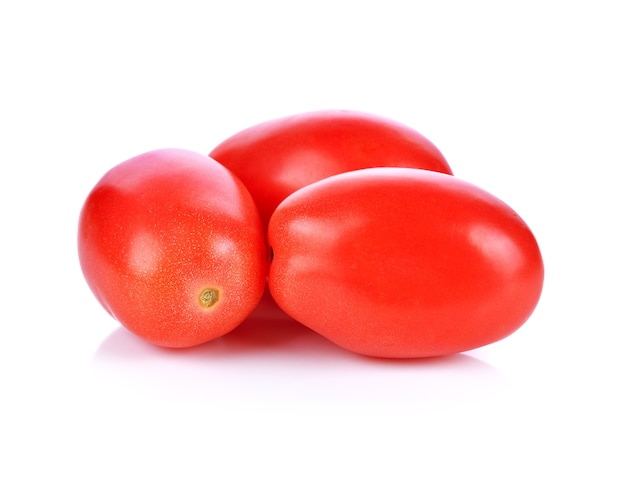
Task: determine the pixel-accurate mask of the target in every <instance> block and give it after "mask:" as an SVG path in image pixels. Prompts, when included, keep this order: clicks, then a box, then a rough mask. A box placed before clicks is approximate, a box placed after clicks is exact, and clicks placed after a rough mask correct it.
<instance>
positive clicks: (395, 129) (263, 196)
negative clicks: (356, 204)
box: [210, 110, 452, 226]
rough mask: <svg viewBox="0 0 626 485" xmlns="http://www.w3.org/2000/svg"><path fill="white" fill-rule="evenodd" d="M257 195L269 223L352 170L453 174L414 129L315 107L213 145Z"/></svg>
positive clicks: (219, 158)
mask: <svg viewBox="0 0 626 485" xmlns="http://www.w3.org/2000/svg"><path fill="white" fill-rule="evenodd" d="M210 156H211V157H213V158H214V159H216V160H217V161H219V162H220V163H222V164H223V165H225V166H226V167H228V168H229V169H230V170H232V171H233V172H234V173H235V174H236V175H237V176H238V177H239V178H240V179H241V180H242V181H243V182H244V184H245V185H246V187H247V188H248V190H250V193H251V194H252V196H253V198H254V199H255V201H256V203H257V206H258V207H259V211H260V213H261V219H262V221H263V223H264V225H265V226H267V223H268V221H269V219H270V216H271V215H272V212H274V209H275V208H276V207H277V206H278V204H279V203H280V202H281V201H282V200H283V199H284V198H285V197H287V196H288V195H289V194H291V193H293V192H294V191H296V190H297V189H299V188H301V187H304V186H306V185H308V184H310V183H312V182H316V181H317V180H321V179H324V178H326V177H329V176H330V175H336V174H339V173H342V172H347V171H350V170H356V169H362V168H369V167H378V166H390V167H393V166H397V167H414V168H422V169H428V170H434V171H438V172H444V173H448V174H451V173H452V171H451V169H450V166H449V165H448V162H447V161H446V160H445V158H444V157H443V155H442V154H441V152H440V151H439V150H438V149H437V148H436V147H435V146H434V145H433V144H432V143H431V142H430V141H429V140H427V139H426V138H425V137H424V136H422V135H421V134H420V133H418V132H416V131H415V130H413V129H412V128H409V127H408V126H405V125H403V124H400V123H398V122H396V121H392V120H389V119H386V118H383V117H380V116H375V115H372V114H367V113H360V112H354V111H340V110H328V111H315V112H310V113H303V114H299V115H294V116H288V117H285V118H280V119H276V120H270V121H266V122H264V123H261V124H259V125H256V126H252V127H250V128H247V129H245V130H243V131H241V132H239V133H237V134H235V135H233V136H231V137H230V138H228V139H227V140H225V141H223V142H222V143H220V144H219V145H218V146H217V147H215V148H214V149H213V150H212V151H211V153H210Z"/></svg>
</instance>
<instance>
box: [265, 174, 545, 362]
mask: <svg viewBox="0 0 626 485" xmlns="http://www.w3.org/2000/svg"><path fill="white" fill-rule="evenodd" d="M268 237H269V243H270V246H271V248H272V251H273V260H272V262H271V265H270V271H269V287H270V291H271V293H272V295H273V297H274V299H275V301H276V303H277V304H278V305H279V306H280V307H281V308H282V309H283V310H284V311H285V312H286V313H287V314H288V315H290V316H292V317H293V318H294V319H296V320H298V321H300V322H301V323H303V324H304V325H306V326H308V327H310V328H311V329H313V330H315V331H317V332H318V333H320V334H321V335H323V336H325V337H327V338H328V339H330V340H331V341H333V342H335V343H336V344H338V345H340V346H342V347H344V348H346V349H349V350H351V351H354V352H357V353H361V354H365V355H370V356H377V357H397V358H412V357H430V356H439V355H446V354H451V353H457V352H462V351H465V350H470V349H473V348H476V347H480V346H483V345H486V344H489V343H492V342H495V341H497V340H500V339H502V338H504V337H506V336H508V335H510V334H511V333H513V332H514V331H515V330H517V329H518V328H519V327H520V326H521V325H522V324H523V323H524V322H525V321H526V320H527V319H528V318H529V316H530V315H531V313H532V312H533V310H534V308H535V306H536V305H537V302H538V300H539V297H540V294H541V290H542V286H543V277H544V268H543V261H542V257H541V253H540V251H539V247H538V245H537V242H536V239H535V237H534V235H533V234H532V232H531V231H530V229H529V227H528V226H527V225H526V223H525V222H524V221H523V220H522V219H521V218H520V217H519V215H518V214H516V213H515V212H514V211H513V209H511V208H510V207H509V206H508V205H506V204H505V203H504V202H503V201H501V200H500V199H498V198H496V197H494V196H493V195H491V194H489V193H487V192H486V191H484V190H482V189H480V188H479V187H477V186H475V185H472V184H469V183H467V182H465V181H462V180H460V179H458V178H456V177H452V176H450V175H446V174H442V173H436V172H432V171H427V170H418V169H411V168H389V167H387V168H370V169H364V170H358V171H353V172H349V173H344V174H340V175H336V176H333V177H329V178H327V179H325V180H322V181H319V182H316V183H314V184H311V185H309V186H307V187H304V188H302V189H300V190H298V191H297V192H295V193H294V194H292V195H291V196H289V197H288V198H286V199H285V200H284V201H283V202H282V203H281V204H280V205H279V206H278V208H277V209H276V211H275V212H274V215H273V216H272V218H271V220H270V223H269V236H268Z"/></svg>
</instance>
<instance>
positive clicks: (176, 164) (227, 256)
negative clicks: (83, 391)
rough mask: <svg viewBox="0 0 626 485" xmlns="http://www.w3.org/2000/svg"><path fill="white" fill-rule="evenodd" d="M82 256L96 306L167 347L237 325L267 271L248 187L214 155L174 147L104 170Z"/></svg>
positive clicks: (84, 218) (91, 199) (88, 213)
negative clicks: (212, 156)
mask: <svg viewBox="0 0 626 485" xmlns="http://www.w3.org/2000/svg"><path fill="white" fill-rule="evenodd" d="M78 255H79V260H80V264H81V267H82V270H83V274H84V276H85V279H86V280H87V283H88V284H89V286H90V288H91V290H92V291H93V293H94V295H95V296H96V298H97V299H98V301H99V302H100V303H101V304H102V306H103V307H104V308H105V309H106V310H107V311H108V312H109V313H110V314H111V315H112V316H113V317H114V318H115V319H117V320H118V321H119V322H121V323H122V324H123V325H124V326H125V327H127V328H128V329H129V330H130V331H132V332H133V333H135V334H136V335H138V336H140V337H141V338H143V339H145V340H147V341H149V342H151V343H153V344H157V345H161V346H165V347H190V346H193V345H197V344H200V343H203V342H207V341H209V340H212V339H215V338H217V337H220V336H221V335H224V334H226V333H227V332H229V331H230V330H232V329H233V328H235V327H236V326H237V325H239V324H240V323H241V322H242V321H243V320H244V319H245V318H246V317H247V316H248V315H249V314H250V313H251V312H252V310H253V309H254V307H255V306H256V305H257V303H258V302H259V301H260V299H261V296H262V294H263V291H264V288H265V282H266V276H267V248H266V244H265V234H264V231H263V227H262V225H261V221H260V217H259V214H258V210H257V209H256V206H255V204H254V201H253V199H252V197H251V196H250V193H249V192H248V191H247V189H246V188H245V186H244V185H243V184H242V183H241V181H240V180H238V179H237V178H236V177H235V176H234V175H233V174H232V173H231V172H230V171H228V170H227V169H226V168H224V167H223V166H222V165H220V164H219V163H218V162H216V161H215V160H212V159H211V158H209V157H208V156H206V155H201V154H198V153H194V152H190V151H186V150H178V149H164V150H156V151H153V152H148V153H145V154H143V155H139V156H137V157H134V158H131V159H130V160H127V161H126V162H123V163H121V164H119V165H117V166H116V167H114V168H113V169H111V170H110V171H109V172H108V173H106V174H105V175H104V176H103V177H102V179H101V180H100V181H99V182H98V183H97V184H96V186H95V187H94V188H93V190H92V191H91V193H90V194H89V196H88V197H87V199H86V201H85V203H84V206H83V208H82V211H81V214H80V218H79V229H78Z"/></svg>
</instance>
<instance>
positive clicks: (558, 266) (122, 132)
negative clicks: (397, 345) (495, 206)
mask: <svg viewBox="0 0 626 485" xmlns="http://www.w3.org/2000/svg"><path fill="white" fill-rule="evenodd" d="M620 4H621V2H619V1H614V2H610V1H603V0H594V1H593V2H591V1H587V2H583V1H570V2H566V1H562V2H559V1H551V0H547V1H546V0H544V1H526V2H496V1H493V2H489V1H483V0H479V1H474V2H452V1H438V2H434V1H433V2H419V1H418V2H409V1H395V0H386V1H379V2H373V1H368V0H360V1H344V0H332V1H329V0H316V1H315V2H297V1H291V2H287V1H276V0H265V1H251V0H228V1H223V2H222V1H206V2H199V1H198V2H193V1H186V0H177V1H175V2H173V1H172V2H166V1H158V0H155V1H151V2H147V1H145V2H138V1H132V0H125V1H108V2H97V3H96V2H87V1H83V2H78V1H69V0H58V1H54V2H44V1H27V0H25V1H20V2H18V1H13V0H8V1H5V2H3V3H2V6H1V7H0V160H1V163H2V168H1V169H0V174H1V175H0V203H1V204H0V216H1V222H0V224H1V226H0V227H1V228H2V229H1V230H2V233H1V235H2V251H1V256H0V257H1V258H2V260H1V266H0V274H1V281H2V287H1V298H0V302H1V304H2V308H3V312H2V317H0V318H1V333H0V336H1V351H0V373H1V374H0V375H1V381H0V385H1V390H2V396H3V397H2V398H1V400H0V445H1V447H2V450H0V483H7V484H9V483H10V484H22V483H53V482H55V483H56V482H59V483H61V481H62V482H63V483H107V484H109V483H133V484H135V483H220V484H223V483H289V484H294V483H316V484H319V483H338V484H344V483H363V482H367V481H370V482H371V483H394V484H396V483H428V484H433V483H466V482H467V483H480V484H483V483H493V484H503V483H507V484H508V483H524V484H526V483H550V484H552V483H572V482H573V481H574V480H576V483H599V484H623V483H626V470H625V467H626V464H625V463H624V456H625V455H626V453H625V451H626V444H625V440H624V436H625V433H626V422H625V418H624V409H625V407H626V398H625V397H624V387H625V386H624V382H625V380H624V371H625V370H626V352H625V351H624V343H623V342H624V333H623V327H624V324H625V323H626V312H625V311H624V290H625V288H626V285H625V283H624V274H625V270H626V265H625V261H624V245H625V243H626V240H625V237H624V231H623V226H624V220H625V218H624V209H625V208H626V198H625V196H624V184H623V181H622V180H623V176H624V175H623V174H624V170H623V168H624V162H626V148H625V147H626V143H625V142H626V139H625V133H626V131H625V129H626V115H625V113H626V96H625V94H624V92H625V86H626V72H625V71H626V64H625V59H626V55H625V54H626V52H625V50H626V29H625V28H624V25H626V17H625V14H624V13H623V12H624V10H623V8H621V5H620ZM323 108H345V109H357V110H361V111H369V112H372V113H376V114H379V115H383V116H387V117H390V118H393V119H396V120H398V121H400V122H403V123H405V124H408V125H410V126H412V127H413V128H415V129H416V130H418V131H420V132H421V133H422V134H424V135H425V136H427V137H428V138H429V139H430V140H431V141H433V142H434V143H435V144H436V145H437V146H438V147H439V148H440V150H441V151H442V152H443V153H444V155H445V156H446V158H447V159H448V161H449V162H450V165H451V166H452V168H453V170H454V172H455V175H456V176H457V177H460V178H463V179H466V180H468V181H470V182H472V183H474V184H477V185H479V186H482V187H483V188H485V189H487V190H489V191H491V192H492V193H493V194H494V195H497V196H498V197H500V198H502V199H503V200H505V201H506V202H507V203H508V204H509V205H511V206H512V207H513V208H514V209H515V210H516V211H517V212H518V213H519V214H520V215H522V217H523V218H524V219H525V220H526V222H527V223H528V224H529V226H530V227H531V228H532V229H533V231H534V232H535V235H536V237H537V239H538V241H539V244H540V247H541V249H542V251H543V255H544V259H545V266H546V281H545V287H544V292H543V295H542V298H541V301H540V303H539V305H538V307H537V309H536V311H535V313H534V314H533V316H532V317H531V318H530V320H528V322H527V323H526V324H525V325H524V326H523V327H522V328H521V329H520V330H519V331H518V332H516V333H515V334H513V335H512V336H510V337H509V338H507V339H505V340H503V341H501V342H498V343H495V344H492V345H489V346H487V347H484V348H481V349H477V350H475V351H471V352H467V353H465V354H462V355H458V356H452V357H450V358H445V359H435V360H427V361H384V360H382V361H381V360H375V359H366V358H363V357H359V356H357V355H353V354H350V353H348V352H346V351H343V350H341V349H339V348H336V347H335V346H333V345H332V344H329V343H327V342H326V341H325V340H323V339H322V338H321V337H318V336H317V335H316V334H314V333H312V332H310V331H308V330H305V329H304V328H300V327H297V326H295V325H290V324H289V322H267V323H266V324H265V326H263V325H260V324H259V322H253V321H251V322H246V323H245V324H244V325H242V327H240V328H239V329H237V330H236V331H235V332H233V333H232V334H230V335H228V336H226V337H224V338H222V339H220V340H218V341H215V342H213V343H211V344H208V345H206V346H202V347H199V348H196V349H192V350H189V351H166V350H162V349H157V348H154V347H151V346H149V345H148V344H144V343H142V342H140V341H138V340H137V339H136V338H135V337H133V336H132V335H130V334H129V333H128V332H126V331H125V330H123V329H122V328H121V327H120V326H119V325H118V324H117V323H116V322H115V321H114V320H112V319H111V318H110V317H109V316H108V315H107V314H106V312H105V311H104V310H102V309H101V308H100V307H99V305H98V303H97V302H96V300H95V298H94V297H93V296H92V295H91V293H90V292H89V289H88V288H87V285H86V283H85V282H84V280H83V277H82V274H81V272H80V268H79V265H78V261H77V254H76V225H77V219H78V213H79V211H80V207H81V205H82V202H83V200H84V198H85V197H86V195H87V193H88V192H89V190H91V188H92V186H93V185H94V184H95V183H96V182H97V180H98V179H99V178H100V177H101V176H102V175H103V174H104V172H105V171H106V170H108V169H109V168H111V167H112V166H114V165H115V164H117V163H119V162H121V161H123V160H126V159H128V158H130V157H132V156H134V155H137V154H139V153H143V152H145V151H148V150H152V149H156V148H163V147H179V148H186V149H190V150H195V151H198V152H201V153H208V152H209V151H210V150H211V149H212V148H213V147H214V146H215V145H217V144H218V143H219V142H220V141H222V140H223V139H224V138H226V137H228V136H230V135H231V134H233V133H235V132H237V131H239V130H241V129H243V128H245V127H247V126H250V125H252V124H255V123H258V122H261V121H264V120H267V119H272V118H275V117H279V116H284V115H289V114H294V113H299V112H303V111H309V110H316V109H323Z"/></svg>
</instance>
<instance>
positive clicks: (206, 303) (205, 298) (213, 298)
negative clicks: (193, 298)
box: [198, 288, 220, 308]
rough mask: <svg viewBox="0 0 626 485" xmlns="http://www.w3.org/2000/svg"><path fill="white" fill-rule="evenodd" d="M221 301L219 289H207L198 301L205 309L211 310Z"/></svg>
mask: <svg viewBox="0 0 626 485" xmlns="http://www.w3.org/2000/svg"><path fill="white" fill-rule="evenodd" d="M219 299H220V290H218V289H217V288H205V289H204V290H202V292H201V293H200V296H199V297H198V300H199V301H200V305H201V306H202V307H203V308H211V307H212V306H213V305H215V304H216V303H217V302H218V300H219Z"/></svg>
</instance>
